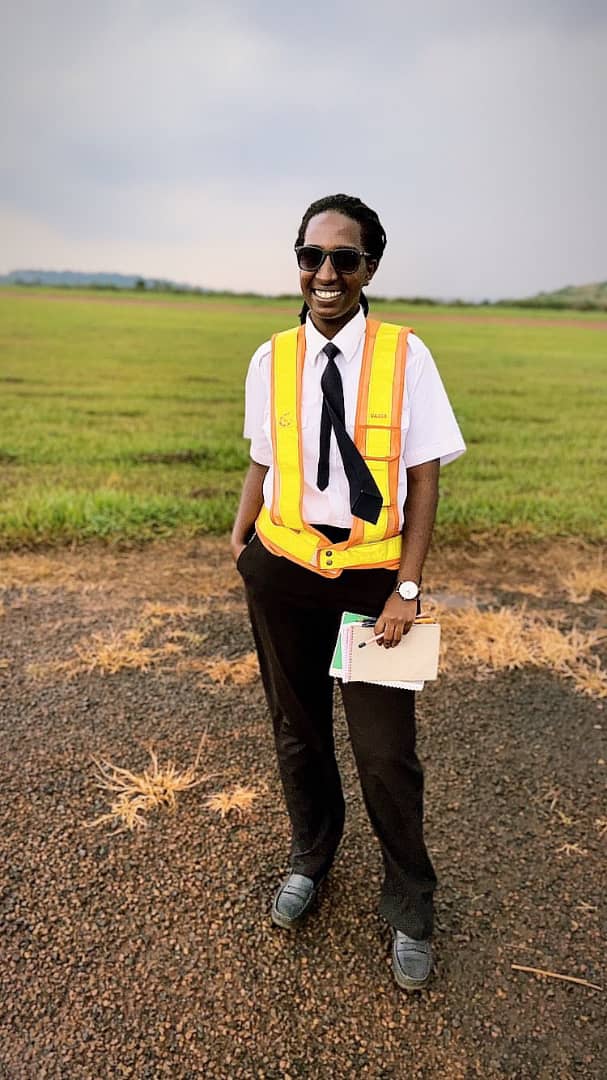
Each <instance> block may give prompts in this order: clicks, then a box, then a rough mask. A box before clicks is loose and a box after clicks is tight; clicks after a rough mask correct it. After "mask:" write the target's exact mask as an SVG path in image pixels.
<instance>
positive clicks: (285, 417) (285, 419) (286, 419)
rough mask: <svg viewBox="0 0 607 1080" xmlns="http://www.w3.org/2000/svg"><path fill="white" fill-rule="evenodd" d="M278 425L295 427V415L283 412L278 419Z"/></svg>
mask: <svg viewBox="0 0 607 1080" xmlns="http://www.w3.org/2000/svg"><path fill="white" fill-rule="evenodd" d="M278 424H279V426H280V427H293V413H292V412H283V413H281V414H280V416H279V417H278Z"/></svg>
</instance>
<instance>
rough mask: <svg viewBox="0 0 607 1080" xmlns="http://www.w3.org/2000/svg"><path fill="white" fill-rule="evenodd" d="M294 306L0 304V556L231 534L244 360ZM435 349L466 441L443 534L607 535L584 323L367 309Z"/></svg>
mask: <svg viewBox="0 0 607 1080" xmlns="http://www.w3.org/2000/svg"><path fill="white" fill-rule="evenodd" d="M296 309H297V307H296V303H295V301H289V300H280V301H273V300H264V301H253V300H252V299H250V298H234V297H226V298H225V299H221V298H216V297H213V298H209V299H206V298H200V297H183V298H181V297H179V298H175V297H170V296H168V297H164V298H163V297H159V296H157V295H155V296H150V297H142V296H141V295H137V296H131V297H129V296H123V295H122V294H120V295H119V296H116V295H115V294H111V295H105V294H99V293H90V292H86V291H82V292H78V293H76V292H72V291H70V292H67V291H66V292H65V293H62V294H60V295H59V294H54V295H51V294H49V293H47V292H45V291H43V290H23V291H22V293H21V294H19V292H18V291H17V290H0V394H1V412H0V546H2V547H4V548H5V549H6V548H10V547H18V546H21V545H35V544H63V543H69V542H72V541H80V540H86V539H90V538H95V537H96V538H105V539H108V540H139V539H149V538H152V537H154V536H159V535H169V534H173V533H180V534H182V535H187V534H190V535H191V534H194V533H196V532H224V531H225V530H227V529H229V528H230V525H231V521H232V517H233V514H234V510H235V507H236V502H237V498H238V492H239V490H240V484H241V480H242V475H243V472H244V470H245V468H246V464H247V454H248V444H246V443H245V442H244V441H243V439H242V437H241V427H242V413H243V383H244V376H245V372H246V369H247V365H248V361H249V358H250V356H251V354H252V352H253V351H254V349H255V348H256V347H257V345H258V344H259V343H260V342H261V341H263V340H264V339H266V338H267V337H269V335H270V334H271V333H272V331H274V330H277V329H281V328H283V327H286V326H290V325H294V323H295V322H296V314H295V313H296ZM372 310H373V313H374V314H375V315H377V316H379V317H381V316H382V311H386V312H389V316H388V317H389V319H390V321H393V322H397V321H402V322H408V323H410V324H412V325H413V326H414V327H415V329H416V331H417V332H418V333H419V334H420V335H421V336H422V337H423V338H424V340H425V341H426V343H427V344H428V345H429V346H430V348H431V349H432V351H433V353H434V355H435V357H436V359H437V362H438V365H439V368H440V370H441V373H442V375H443V378H444V381H445V383H446V386H447V389H448V391H449V394H450V397H451V400H452V402H453V405H454V408H455V411H456V414H457V416H458V419H459V421H460V424H461V426H462V429H463V432H464V436H465V438H466V441H467V443H468V448H469V449H468V453H467V454H466V455H465V456H464V457H463V458H462V459H461V460H460V461H458V462H456V463H455V464H454V465H452V466H449V467H448V469H446V470H445V472H444V474H443V480H442V489H441V490H442V498H441V504H440V509H439V518H438V526H437V534H438V537H439V538H442V539H444V540H449V539H456V538H462V537H469V536H471V535H474V534H479V533H485V532H487V533H489V532H494V531H496V530H498V531H500V532H503V531H509V532H512V533H516V534H524V535H529V536H542V537H546V536H557V535H577V536H581V537H585V538H587V539H593V540H597V539H604V538H605V536H606V534H607V490H606V489H607V485H606V484H605V465H606V464H607V451H606V448H605V435H604V428H605V417H606V408H605V404H606V397H607V364H606V362H605V361H606V359H607V347H606V346H607V333H606V332H605V330H603V329H600V328H598V327H597V325H596V322H597V316H596V314H594V315H593V314H575V315H574V314H572V313H571V312H550V313H549V314H546V313H539V314H538V313H535V312H521V311H510V310H509V309H505V308H500V309H497V310H496V309H487V310H484V309H482V308H481V309H466V308H461V307H458V308H456V309H449V308H438V307H432V308H423V307H416V308H415V309H413V310H412V309H409V310H407V309H406V308H403V307H399V306H398V305H397V304H395V303H394V302H389V303H388V302H386V303H385V304H383V303H382V304H379V303H378V304H375V305H373V308H372Z"/></svg>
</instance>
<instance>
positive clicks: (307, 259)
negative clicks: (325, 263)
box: [297, 246, 322, 273]
mask: <svg viewBox="0 0 607 1080" xmlns="http://www.w3.org/2000/svg"><path fill="white" fill-rule="evenodd" d="M297 262H298V265H299V269H300V270H307V271H308V273H309V272H310V271H312V270H318V267H319V266H320V264H321V262H322V248H319V247H311V246H310V247H301V248H300V249H299V251H298V252H297Z"/></svg>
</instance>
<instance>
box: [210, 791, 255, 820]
mask: <svg viewBox="0 0 607 1080" xmlns="http://www.w3.org/2000/svg"><path fill="white" fill-rule="evenodd" d="M258 795H259V791H258V790H257V788H250V787H243V786H242V784H237V785H236V787H234V788H232V790H231V791H228V790H225V791H217V792H216V793H215V794H214V795H209V796H208V798H207V799H205V806H206V807H208V809H209V810H214V811H216V812H217V813H218V814H220V815H221V817H222V819H223V818H224V817H226V815H227V814H229V813H230V812H231V811H232V810H234V811H236V813H237V814H238V816H239V817H242V815H243V813H244V812H245V811H246V810H249V809H250V808H251V806H252V804H253V803H254V802H255V799H256V798H257V796H258Z"/></svg>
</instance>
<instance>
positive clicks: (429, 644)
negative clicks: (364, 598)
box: [330, 612, 440, 690]
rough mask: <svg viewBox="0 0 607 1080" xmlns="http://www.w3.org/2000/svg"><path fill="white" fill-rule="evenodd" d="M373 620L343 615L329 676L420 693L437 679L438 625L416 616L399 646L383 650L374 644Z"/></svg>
mask: <svg viewBox="0 0 607 1080" xmlns="http://www.w3.org/2000/svg"><path fill="white" fill-rule="evenodd" d="M374 622H375V620H374V619H367V618H365V617H364V616H362V615H354V614H353V613H352V612H344V615H343V616H342V623H341V627H340V633H339V635H338V638H337V644H336V648H335V652H334V654H333V661H332V664H331V670H330V674H331V675H336V676H337V677H338V678H341V679H342V681H343V682H373V683H379V684H381V685H382V686H395V687H399V688H401V689H405V690H422V689H423V686H424V682H425V681H426V680H433V679H436V678H437V676H438V657H439V649H440V625H439V623H437V622H435V620H434V619H432V618H430V617H429V616H423V615H422V616H418V618H417V619H416V620H415V622H414V623H413V626H412V627H411V629H410V630H409V633H408V634H405V636H404V637H403V638H402V640H401V641H400V643H399V644H398V645H396V646H395V647H394V648H392V649H385V648H383V647H382V646H381V645H379V644H378V643H377V642H375V641H373V640H372V639H373V625H374Z"/></svg>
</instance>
